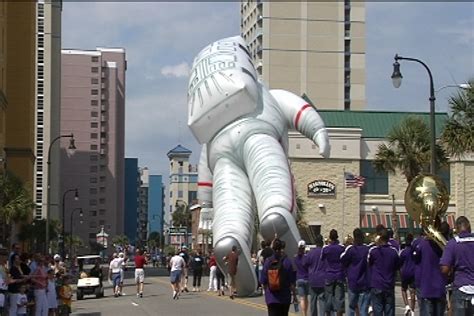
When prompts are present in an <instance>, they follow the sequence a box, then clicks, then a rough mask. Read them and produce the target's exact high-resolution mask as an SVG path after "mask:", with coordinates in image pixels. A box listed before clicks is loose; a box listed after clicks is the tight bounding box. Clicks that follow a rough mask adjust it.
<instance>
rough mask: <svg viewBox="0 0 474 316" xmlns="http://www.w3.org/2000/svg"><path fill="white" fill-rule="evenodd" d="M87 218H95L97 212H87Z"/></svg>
mask: <svg viewBox="0 0 474 316" xmlns="http://www.w3.org/2000/svg"><path fill="white" fill-rule="evenodd" d="M89 216H92V217H95V216H97V211H89Z"/></svg>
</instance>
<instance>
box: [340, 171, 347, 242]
mask: <svg viewBox="0 0 474 316" xmlns="http://www.w3.org/2000/svg"><path fill="white" fill-rule="evenodd" d="M345 196H346V167H343V168H342V235H341V236H343V237H342V238H343V240H344V236H345V234H344V227H345V226H346V223H345V213H346V210H345V201H344V199H345Z"/></svg>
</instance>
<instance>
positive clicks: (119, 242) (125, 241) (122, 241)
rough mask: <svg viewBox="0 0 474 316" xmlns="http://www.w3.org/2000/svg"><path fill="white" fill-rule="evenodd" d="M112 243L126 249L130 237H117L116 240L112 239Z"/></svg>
mask: <svg viewBox="0 0 474 316" xmlns="http://www.w3.org/2000/svg"><path fill="white" fill-rule="evenodd" d="M112 243H113V244H114V245H118V246H121V247H122V248H125V245H127V244H128V243H129V240H128V237H127V236H125V235H117V236H115V237H114V238H112Z"/></svg>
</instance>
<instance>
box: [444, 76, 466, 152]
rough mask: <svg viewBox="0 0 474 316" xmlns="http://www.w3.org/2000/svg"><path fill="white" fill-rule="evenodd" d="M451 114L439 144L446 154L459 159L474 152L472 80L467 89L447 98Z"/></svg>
mask: <svg viewBox="0 0 474 316" xmlns="http://www.w3.org/2000/svg"><path fill="white" fill-rule="evenodd" d="M449 105H450V106H451V110H452V114H451V116H450V117H449V119H448V121H447V122H446V126H445V128H444V131H443V134H442V135H441V142H442V144H443V145H444V148H445V149H446V153H447V154H448V155H449V156H451V157H454V158H460V157H462V156H463V155H464V154H465V153H469V152H471V153H472V152H474V79H471V80H469V84H468V87H467V89H463V90H460V91H458V92H457V93H456V94H455V95H453V96H451V97H450V98H449Z"/></svg>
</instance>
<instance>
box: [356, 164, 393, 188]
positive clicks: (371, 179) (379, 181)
mask: <svg viewBox="0 0 474 316" xmlns="http://www.w3.org/2000/svg"><path fill="white" fill-rule="evenodd" d="M360 175H361V176H363V177H364V178H365V184H364V186H363V187H362V188H361V193H362V194H388V173H386V172H382V173H378V172H376V171H375V168H374V165H373V164H372V160H361V161H360Z"/></svg>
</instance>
